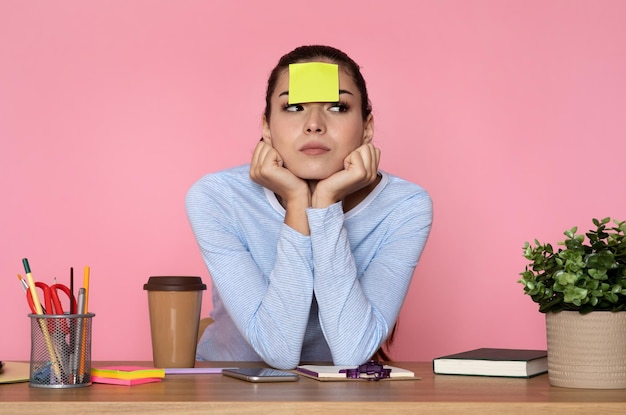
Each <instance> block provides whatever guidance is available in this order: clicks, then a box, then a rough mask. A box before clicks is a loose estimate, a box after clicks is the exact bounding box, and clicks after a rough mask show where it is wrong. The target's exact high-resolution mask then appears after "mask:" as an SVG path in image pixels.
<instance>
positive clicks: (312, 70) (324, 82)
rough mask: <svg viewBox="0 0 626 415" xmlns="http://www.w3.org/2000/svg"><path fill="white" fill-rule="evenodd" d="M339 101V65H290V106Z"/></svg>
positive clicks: (311, 63) (315, 63) (309, 63)
mask: <svg viewBox="0 0 626 415" xmlns="http://www.w3.org/2000/svg"><path fill="white" fill-rule="evenodd" d="M337 101H339V65H336V64H334V63H323V62H306V63H292V64H291V65H289V104H302V103H305V102H337Z"/></svg>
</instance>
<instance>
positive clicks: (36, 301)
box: [22, 258, 61, 379]
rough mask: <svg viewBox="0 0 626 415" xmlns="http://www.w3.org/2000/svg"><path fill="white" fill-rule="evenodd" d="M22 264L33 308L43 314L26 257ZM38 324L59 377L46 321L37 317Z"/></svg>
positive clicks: (59, 370)
mask: <svg viewBox="0 0 626 415" xmlns="http://www.w3.org/2000/svg"><path fill="white" fill-rule="evenodd" d="M22 264H24V271H25V272H26V278H27V279H28V287H29V289H30V295H31V296H32V298H33V304H34V305H35V310H37V315H43V310H42V308H41V302H39V295H37V290H36V289H35V281H34V280H33V274H31V272H30V265H29V263H28V259H27V258H24V259H22ZM37 321H38V322H39V326H40V327H41V332H42V333H43V337H44V340H45V342H46V347H47V348H48V354H49V355H50V360H51V361H52V368H53V369H54V374H55V375H56V377H57V379H61V369H59V362H58V360H57V355H56V351H55V350H54V346H53V345H52V339H51V338H50V332H48V328H47V327H46V323H45V322H44V319H41V318H38V319H37Z"/></svg>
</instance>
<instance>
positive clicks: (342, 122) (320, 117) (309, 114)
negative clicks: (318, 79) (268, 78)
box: [263, 67, 374, 180]
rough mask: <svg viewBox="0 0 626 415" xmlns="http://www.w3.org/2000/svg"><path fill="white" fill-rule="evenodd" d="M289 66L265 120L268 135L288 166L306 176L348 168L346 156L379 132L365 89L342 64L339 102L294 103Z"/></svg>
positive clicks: (267, 139)
mask: <svg viewBox="0 0 626 415" xmlns="http://www.w3.org/2000/svg"><path fill="white" fill-rule="evenodd" d="M288 98H289V71H288V70H285V71H284V72H283V73H282V75H281V76H280V77H279V78H278V82H277V83H276V88H275V89H274V94H273V95H272V97H271V104H272V109H271V114H270V121H269V122H268V121H267V120H266V119H265V117H264V119H263V139H264V140H265V142H266V143H269V144H271V145H272V147H274V149H275V150H276V151H277V152H278V154H280V156H281V157H282V160H283V166H284V167H285V168H287V169H289V171H291V172H292V173H293V174H294V175H296V176H297V177H299V178H301V179H304V180H322V179H325V178H327V177H329V176H331V175H332V174H334V173H336V172H338V171H340V170H343V168H344V164H343V161H344V159H345V158H346V156H347V155H348V154H349V153H351V152H352V151H353V150H355V149H356V148H358V147H360V146H361V145H362V144H364V143H369V142H370V141H371V140H372V137H373V133H374V130H373V127H374V123H373V119H372V115H371V114H370V115H369V116H368V117H367V119H366V120H365V121H364V120H363V115H362V114H361V94H360V92H359V90H358V89H357V87H356V85H355V83H354V81H353V80H352V77H351V76H350V75H348V74H347V73H345V72H344V71H343V70H341V67H340V69H339V102H313V103H305V104H291V105H290V104H288Z"/></svg>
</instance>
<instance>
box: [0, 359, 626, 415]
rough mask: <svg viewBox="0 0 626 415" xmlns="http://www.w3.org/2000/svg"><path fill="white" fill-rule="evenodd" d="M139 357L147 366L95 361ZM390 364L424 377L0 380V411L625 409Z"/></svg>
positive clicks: (617, 402)
mask: <svg viewBox="0 0 626 415" xmlns="http://www.w3.org/2000/svg"><path fill="white" fill-rule="evenodd" d="M142 363H143V365H149V364H150V363H147V362H97V363H94V366H103V365H110V364H138V365H141V364H142ZM202 365H203V366H211V365H209V364H202ZM394 365H396V366H399V367H404V368H407V369H410V370H413V371H414V372H415V373H416V375H418V376H421V377H422V380H405V381H382V382H318V381H316V380H313V379H307V378H304V377H302V378H301V379H300V380H299V381H298V382H286V383H265V384H260V383H259V384H254V383H248V382H244V381H241V380H237V379H232V378H228V377H225V376H222V375H171V376H168V377H166V379H165V380H163V381H162V382H159V383H151V384H145V385H138V386H130V387H129V386H114V385H103V384H94V385H92V386H89V387H84V388H76V389H38V388H31V387H29V386H28V383H20V384H12V385H0V414H34V415H37V414H42V415H55V414H59V415H70V414H79V413H81V414H120V413H124V414H126V413H150V414H163V415H178V414H202V415H206V414H273V415H281V414H295V413H298V414H320V415H322V414H323V415H328V414H333V415H334V414H350V415H354V414H355V413H372V414H390V415H401V414H434V415H437V414H455V413H460V414H464V415H472V414H481V415H485V414H486V415H500V414H524V415H528V414H531V413H544V414H548V413H549V414H550V415H554V414H568V415H575V414H585V415H588V414H590V413H595V414H602V415H605V414H615V415H617V414H620V415H622V414H624V413H626V390H583V389H566V388H557V387H551V386H550V385H549V383H548V376H547V375H541V376H538V377H535V378H531V379H507V378H483V377H465V376H443V375H434V374H433V373H432V368H431V364H430V363H429V362H422V363H402V362H396V363H394ZM212 366H214V367H221V366H222V365H220V364H212ZM231 366H232V364H231ZM237 366H240V367H243V366H250V364H240V365H237Z"/></svg>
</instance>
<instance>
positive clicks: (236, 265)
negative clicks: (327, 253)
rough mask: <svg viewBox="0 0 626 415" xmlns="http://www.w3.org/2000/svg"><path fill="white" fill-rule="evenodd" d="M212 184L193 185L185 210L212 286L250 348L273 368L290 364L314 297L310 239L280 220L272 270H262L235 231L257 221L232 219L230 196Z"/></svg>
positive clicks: (295, 358) (296, 360) (299, 346)
mask: <svg viewBox="0 0 626 415" xmlns="http://www.w3.org/2000/svg"><path fill="white" fill-rule="evenodd" d="M213 186H214V185H213V184H210V183H198V184H196V185H194V186H193V187H192V188H191V189H190V191H189V192H188V194H187V199H186V209H187V216H188V219H189V222H190V224H191V228H192V230H193V233H194V235H195V237H196V240H197V242H198V245H199V247H200V251H201V253H202V256H203V259H204V261H205V263H206V264H207V267H208V269H209V272H210V274H211V278H212V280H213V283H214V286H215V288H216V289H217V290H218V292H219V295H220V296H221V298H222V301H223V303H224V305H225V307H226V309H227V311H228V313H229V315H230V317H231V318H232V320H233V322H234V323H235V324H236V326H237V328H238V330H239V331H240V332H241V334H242V335H243V337H244V338H245V339H246V340H247V341H248V342H249V343H250V345H251V346H252V347H253V349H254V350H255V352H256V353H257V354H258V355H259V356H261V358H262V359H263V360H264V361H265V362H266V363H268V364H269V365H271V366H273V367H276V368H282V369H289V368H294V367H295V366H296V365H297V364H298V363H299V361H300V355H301V350H302V343H303V339H304V333H305V330H306V326H307V322H308V317H309V311H310V307H311V301H312V296H313V275H312V256H311V241H310V238H309V237H307V236H304V235H301V234H299V233H298V232H296V231H294V230H293V229H291V228H289V227H288V226H287V225H284V224H283V226H282V227H281V230H280V236H279V239H278V243H277V247H276V256H275V264H274V266H273V270H272V271H271V273H269V275H264V274H263V272H262V271H261V268H260V267H259V265H258V264H257V263H256V262H255V259H254V258H253V257H252V255H251V254H250V252H249V250H248V249H247V247H246V246H245V245H244V243H243V242H242V240H243V238H242V237H241V235H239V233H240V232H242V231H241V230H239V229H241V228H240V227H241V226H243V227H245V226H260V225H258V224H256V225H255V224H253V223H249V224H241V223H238V224H235V223H236V221H235V220H234V218H233V217H232V213H231V212H232V211H233V208H232V206H230V204H231V203H233V201H232V199H233V198H232V197H230V198H229V197H224V196H225V195H224V194H220V193H221V192H222V191H223V189H221V188H212V187H213ZM251 220H253V219H251ZM263 260H268V261H271V260H274V258H269V257H268V258H265V259H263Z"/></svg>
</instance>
